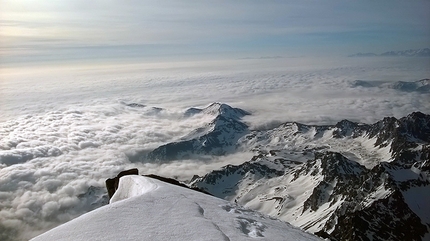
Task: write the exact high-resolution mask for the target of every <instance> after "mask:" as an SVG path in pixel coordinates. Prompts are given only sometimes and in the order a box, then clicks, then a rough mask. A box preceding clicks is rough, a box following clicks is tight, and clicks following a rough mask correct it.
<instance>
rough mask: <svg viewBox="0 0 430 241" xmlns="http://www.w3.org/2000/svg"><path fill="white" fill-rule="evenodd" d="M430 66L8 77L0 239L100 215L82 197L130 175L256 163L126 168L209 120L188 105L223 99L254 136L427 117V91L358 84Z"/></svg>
mask: <svg viewBox="0 0 430 241" xmlns="http://www.w3.org/2000/svg"><path fill="white" fill-rule="evenodd" d="M428 66H430V60H429V59H428V58H420V59H415V58H359V59H357V58H348V59H346V58H345V59H341V60H330V61H328V60H324V59H306V58H280V59H245V60H230V61H211V62H209V61H207V62H178V63H159V64H156V63H142V64H109V65H101V66H91V65H86V66H74V67H70V66H68V67H64V66H55V67H52V66H39V67H33V68H18V67H16V68H8V69H3V70H2V72H1V83H0V93H1V97H0V104H1V105H0V106H1V113H2V114H1V116H0V240H9V239H10V240H21V239H23V240H25V239H28V238H31V237H33V236H35V235H37V234H39V233H41V232H43V231H46V230H48V229H50V228H52V227H55V226H57V225H59V224H61V223H64V222H66V221H68V220H70V219H72V218H75V217H77V216H79V215H81V214H83V213H85V212H87V211H89V210H91V209H93V208H94V206H92V203H91V202H92V200H85V198H82V197H80V195H81V194H84V193H86V192H88V190H89V188H90V187H91V186H94V187H104V181H105V179H106V178H109V177H113V176H115V175H116V174H117V173H118V172H119V171H122V170H124V169H127V168H133V167H137V168H139V170H140V172H141V173H155V174H159V175H164V176H169V177H175V178H178V179H181V180H188V179H190V178H191V177H192V176H193V175H195V174H197V175H204V174H205V173H207V172H209V171H210V170H213V169H216V168H219V167H221V166H223V165H225V164H238V163H241V162H244V161H247V160H249V159H250V158H251V156H252V153H237V154H235V155H231V156H226V157H217V158H207V157H206V158H202V159H201V160H184V161H176V162H172V163H165V164H157V163H136V162H131V161H130V159H129V157H131V156H134V155H135V154H136V153H139V152H142V151H145V150H152V149H154V148H156V147H158V146H159V145H162V144H165V143H168V142H171V141H175V140H178V139H179V138H181V137H182V136H185V135H186V134H188V133H189V132H191V131H192V130H194V129H195V128H198V127H200V126H202V125H204V124H205V123H207V122H209V121H210V120H211V118H212V117H211V116H205V115H196V116H193V117H189V118H187V117H185V116H184V112H185V110H186V109H187V108H189V107H204V106H206V105H208V104H210V103H211V102H224V103H227V104H229V105H231V106H233V107H239V108H242V109H245V110H247V111H249V112H251V113H252V115H251V116H249V117H246V119H245V121H246V122H247V123H248V124H249V125H250V126H251V127H252V128H256V129H257V128H267V127H272V126H274V125H276V124H279V123H281V122H284V121H298V122H303V123H311V124H329V123H335V122H337V121H339V120H342V119H350V120H353V121H361V122H366V123H372V122H375V121H377V120H379V119H381V118H383V117H384V116H395V117H402V116H405V115H407V114H409V113H411V112H413V111H421V112H424V113H427V114H428V113H430V101H429V100H430V98H429V97H430V95H429V93H418V92H402V91H399V90H396V89H390V88H383V87H377V88H366V87H363V86H354V84H353V83H354V81H356V80H365V81H387V82H390V81H391V82H395V81H416V80H420V79H423V78H429V77H430V68H428Z"/></svg>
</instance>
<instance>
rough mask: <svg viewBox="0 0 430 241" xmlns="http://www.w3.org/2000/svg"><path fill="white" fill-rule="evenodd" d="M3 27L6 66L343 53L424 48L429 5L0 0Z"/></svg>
mask: <svg viewBox="0 0 430 241" xmlns="http://www.w3.org/2000/svg"><path fill="white" fill-rule="evenodd" d="M0 26H1V28H0V39H1V40H0V53H1V56H2V57H1V59H0V60H1V62H2V63H3V64H11V63H20V64H23V63H27V62H28V63H32V64H34V63H41V62H59V61H69V62H70V61H85V60H87V61H92V62H94V61H118V60H122V61H125V60H135V59H148V58H149V59H152V60H153V59H159V58H161V59H166V58H167V59H172V58H179V59H188V58H189V59H215V58H225V57H227V56H228V57H233V58H236V57H237V58H243V57H261V56H286V57H291V56H314V55H339V56H346V55H349V54H353V53H357V52H377V53H380V52H385V51H390V50H405V49H415V48H424V47H428V45H429V43H430V1H428V0H415V1H405V0H393V1H367V0H366V1H340V0H339V1H338V0H335V1H324V2H321V1H256V0H251V1H224V0H221V1H212V0H211V1H191V0H181V1H177V0H173V1H147V0H144V1H137V0H127V1H114V0H108V1H101V0H94V1H83V0H73V1H72V0H58V1H35V0H0ZM1 62H0V63H1Z"/></svg>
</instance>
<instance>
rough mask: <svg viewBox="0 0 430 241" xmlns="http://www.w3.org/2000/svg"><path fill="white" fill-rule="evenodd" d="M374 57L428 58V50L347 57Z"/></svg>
mask: <svg viewBox="0 0 430 241" xmlns="http://www.w3.org/2000/svg"><path fill="white" fill-rule="evenodd" d="M375 56H383V57H398V56H402V57H430V48H423V49H409V50H402V51H388V52H384V53H381V54H375V53H357V54H352V55H349V56H348V57H375Z"/></svg>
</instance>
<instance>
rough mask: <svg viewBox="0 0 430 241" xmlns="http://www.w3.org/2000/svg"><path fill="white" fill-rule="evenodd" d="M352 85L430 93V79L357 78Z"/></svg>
mask: <svg viewBox="0 0 430 241" xmlns="http://www.w3.org/2000/svg"><path fill="white" fill-rule="evenodd" d="M351 87H353V88H355V87H364V88H372V87H378V88H389V89H395V90H399V91H403V92H418V93H430V79H421V80H418V81H396V82H390V81H371V80H369V81H366V80H355V81H353V82H352V83H351Z"/></svg>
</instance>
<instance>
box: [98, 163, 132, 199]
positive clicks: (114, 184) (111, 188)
mask: <svg viewBox="0 0 430 241" xmlns="http://www.w3.org/2000/svg"><path fill="white" fill-rule="evenodd" d="M126 175H139V170H138V169H137V168H133V169H129V170H126V171H122V172H120V173H119V174H118V175H117V176H116V177H114V178H109V179H107V180H106V189H107V191H108V195H109V199H111V198H112V196H113V194H115V191H116V190H117V189H118V183H119V179H120V178H121V177H123V176H126Z"/></svg>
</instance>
